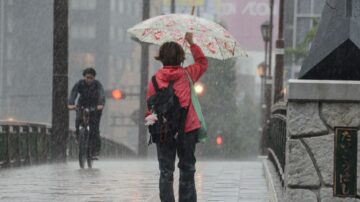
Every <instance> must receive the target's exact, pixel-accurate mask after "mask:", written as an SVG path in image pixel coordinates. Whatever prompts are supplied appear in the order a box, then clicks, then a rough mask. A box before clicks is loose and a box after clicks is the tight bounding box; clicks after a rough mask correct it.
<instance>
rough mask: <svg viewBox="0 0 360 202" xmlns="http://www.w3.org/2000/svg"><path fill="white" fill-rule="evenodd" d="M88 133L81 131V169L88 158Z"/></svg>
mask: <svg viewBox="0 0 360 202" xmlns="http://www.w3.org/2000/svg"><path fill="white" fill-rule="evenodd" d="M86 143H87V142H86V131H85V129H81V130H80V131H79V165H80V168H84V166H85V161H86V158H87V144H86Z"/></svg>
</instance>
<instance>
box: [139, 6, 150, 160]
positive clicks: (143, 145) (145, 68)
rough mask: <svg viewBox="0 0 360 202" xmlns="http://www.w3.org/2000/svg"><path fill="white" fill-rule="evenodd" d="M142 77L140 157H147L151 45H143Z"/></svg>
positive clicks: (146, 10)
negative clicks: (146, 122) (146, 113)
mask: <svg viewBox="0 0 360 202" xmlns="http://www.w3.org/2000/svg"><path fill="white" fill-rule="evenodd" d="M149 17H150V0H143V20H146V19H148V18H149ZM140 73H141V77H140V110H139V114H140V115H139V139H138V155H139V157H146V155H147V131H146V127H145V124H144V115H145V110H146V91H147V84H148V78H149V44H147V43H141V70H140Z"/></svg>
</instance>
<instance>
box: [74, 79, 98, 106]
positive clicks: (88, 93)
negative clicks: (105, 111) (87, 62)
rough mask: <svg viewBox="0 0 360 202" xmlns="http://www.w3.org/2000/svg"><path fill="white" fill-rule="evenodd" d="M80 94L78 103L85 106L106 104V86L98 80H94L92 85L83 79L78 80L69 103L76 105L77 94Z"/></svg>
mask: <svg viewBox="0 0 360 202" xmlns="http://www.w3.org/2000/svg"><path fill="white" fill-rule="evenodd" d="M78 94H80V97H79V99H78V102H77V105H79V106H83V107H96V106H97V105H105V93H104V88H103V87H102V85H101V83H100V82H99V81H98V80H94V81H93V82H92V83H91V84H90V85H87V84H86V83H85V80H84V79H82V80H80V81H78V82H77V83H76V84H75V85H74V87H73V88H72V90H71V94H70V97H69V105H74V104H75V100H76V97H77V95H78Z"/></svg>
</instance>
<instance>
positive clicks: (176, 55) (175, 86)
mask: <svg viewBox="0 0 360 202" xmlns="http://www.w3.org/2000/svg"><path fill="white" fill-rule="evenodd" d="M185 40H186V41H187V42H188V43H189V44H190V50H191V53H192V55H193V58H194V61H195V63H194V64H192V65H189V66H188V67H185V68H183V67H182V66H181V65H182V63H183V61H184V60H185V52H184V50H183V48H182V47H181V46H180V45H179V44H177V43H176V42H166V43H164V44H163V45H162V46H161V47H160V50H159V55H158V56H157V57H155V59H156V60H159V61H161V62H162V64H163V67H162V68H161V69H159V70H158V71H157V72H156V73H155V75H154V77H153V79H152V80H151V81H150V82H149V84H148V91H147V101H148V112H147V117H146V118H145V121H146V125H149V127H152V126H153V125H156V123H158V122H159V121H160V119H162V121H163V122H167V123H168V124H170V125H171V124H172V126H171V127H169V128H168V129H166V128H165V127H162V126H160V127H158V128H156V129H154V128H152V129H153V130H159V135H160V137H154V136H153V135H152V139H153V142H155V143H156V147H157V156H158V161H159V169H160V180H159V188H160V199H161V201H162V202H174V201H175V197H174V191H173V173H174V170H175V158H176V153H177V155H178V158H179V163H178V167H179V169H180V179H179V181H180V182H179V202H196V201H197V196H196V189H195V179H194V174H195V162H196V158H195V147H196V143H197V133H196V131H197V129H199V128H200V121H199V118H198V117H197V114H196V112H195V110H194V106H193V104H192V102H191V93H190V83H189V77H190V78H191V79H192V81H193V82H196V81H197V80H199V78H200V77H201V76H202V75H203V74H204V73H205V71H206V70H207V68H208V61H207V59H206V57H205V56H204V54H203V52H202V50H201V49H200V47H199V46H197V45H196V44H194V42H193V34H192V33H186V35H185ZM154 85H155V86H154ZM170 88H171V89H170ZM164 89H170V90H169V91H167V93H164V91H165V90H164ZM160 90H162V91H160ZM158 92H162V93H158ZM172 92H173V93H174V94H175V95H176V99H175V101H174V103H175V104H174V103H173V102H172V101H171V102H172V103H171V104H170V105H174V106H176V103H179V104H180V106H181V108H182V110H181V111H180V112H179V111H177V110H176V109H171V110H175V112H173V113H177V114H173V115H172V116H171V118H169V120H166V119H165V117H161V115H159V114H161V112H157V110H156V109H155V110H154V109H150V108H149V107H150V106H149V105H151V103H152V102H154V103H155V104H154V105H156V104H159V103H161V99H160V98H154V96H158V95H161V96H163V97H164V96H165V97H166V96H169V95H170V96H171V94H172ZM154 100H155V101H154ZM171 100H172V99H171ZM149 103H150V104H149ZM174 117H176V118H179V117H180V119H181V124H180V126H178V125H177V123H171V122H172V120H171V119H172V118H174ZM169 122H170V123H169ZM174 125H176V126H174ZM174 128H176V129H174Z"/></svg>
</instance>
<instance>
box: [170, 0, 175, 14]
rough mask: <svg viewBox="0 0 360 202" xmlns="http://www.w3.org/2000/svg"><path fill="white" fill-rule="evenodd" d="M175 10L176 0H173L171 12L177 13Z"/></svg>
mask: <svg viewBox="0 0 360 202" xmlns="http://www.w3.org/2000/svg"><path fill="white" fill-rule="evenodd" d="M175 10H176V7H175V0H171V5H170V13H175Z"/></svg>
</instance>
